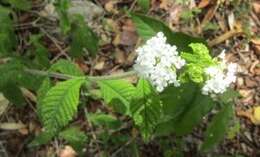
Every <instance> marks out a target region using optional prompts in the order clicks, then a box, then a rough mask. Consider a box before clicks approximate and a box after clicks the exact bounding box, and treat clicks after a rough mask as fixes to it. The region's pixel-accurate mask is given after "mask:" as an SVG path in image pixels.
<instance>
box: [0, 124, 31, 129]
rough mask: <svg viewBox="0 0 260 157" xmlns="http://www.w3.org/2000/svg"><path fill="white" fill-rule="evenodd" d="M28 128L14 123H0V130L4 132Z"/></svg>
mask: <svg viewBox="0 0 260 157" xmlns="http://www.w3.org/2000/svg"><path fill="white" fill-rule="evenodd" d="M23 128H26V125H24V124H23V123H12V122H5V123H0V129H2V130H19V129H23Z"/></svg>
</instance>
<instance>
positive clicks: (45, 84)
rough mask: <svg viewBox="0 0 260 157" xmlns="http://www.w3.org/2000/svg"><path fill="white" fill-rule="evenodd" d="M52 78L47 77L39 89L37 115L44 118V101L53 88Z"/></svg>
mask: <svg viewBox="0 0 260 157" xmlns="http://www.w3.org/2000/svg"><path fill="white" fill-rule="evenodd" d="M51 87H52V85H51V80H50V79H49V78H48V77H46V78H45V79H44V80H43V81H42V83H41V86H40V88H39V89H38V90H37V115H38V117H39V118H40V120H42V115H41V113H42V101H43V99H44V98H45V96H46V93H47V92H48V91H49V90H50V89H51Z"/></svg>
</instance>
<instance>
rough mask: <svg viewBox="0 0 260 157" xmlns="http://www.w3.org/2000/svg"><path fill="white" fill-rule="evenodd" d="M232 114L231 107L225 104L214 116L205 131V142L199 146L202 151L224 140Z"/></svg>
mask: <svg viewBox="0 0 260 157" xmlns="http://www.w3.org/2000/svg"><path fill="white" fill-rule="evenodd" d="M233 112H234V111H233V107H232V105H231V104H225V106H224V107H223V108H222V109H221V111H219V113H218V114H216V115H215V116H214V118H213V120H212V122H211V123H210V125H209V127H208V129H207V131H206V135H205V136H206V137H205V141H204V143H203V144H202V146H201V150H202V151H208V150H210V149H211V148H213V147H214V146H215V145H216V144H217V143H218V142H220V141H221V140H222V139H223V138H224V136H225V133H226V131H227V130H228V127H229V124H230V123H229V122H230V120H231V118H232V116H233V114H234V113H233Z"/></svg>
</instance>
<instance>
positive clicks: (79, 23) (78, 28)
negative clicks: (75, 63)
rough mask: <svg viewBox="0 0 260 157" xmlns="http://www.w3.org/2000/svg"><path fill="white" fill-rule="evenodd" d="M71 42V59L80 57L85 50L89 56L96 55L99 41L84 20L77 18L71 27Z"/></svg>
mask: <svg viewBox="0 0 260 157" xmlns="http://www.w3.org/2000/svg"><path fill="white" fill-rule="evenodd" d="M71 40H72V43H71V47H70V51H69V54H70V55H71V56H72V57H76V58H77V57H82V56H83V55H84V50H87V51H88V52H89V53H90V55H91V56H95V55H96V53H97V51H98V42H99V39H98V37H97V35H96V34H95V33H94V32H93V31H92V30H91V28H89V27H88V26H87V25H86V23H85V21H84V18H82V17H79V18H77V20H75V22H74V24H73V25H72V30H71Z"/></svg>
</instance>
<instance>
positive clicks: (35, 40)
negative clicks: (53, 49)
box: [30, 35, 50, 68]
mask: <svg viewBox="0 0 260 157" xmlns="http://www.w3.org/2000/svg"><path fill="white" fill-rule="evenodd" d="M40 38H41V35H32V36H31V37H30V43H31V44H32V45H33V46H34V48H35V50H34V52H35V58H36V61H37V63H38V64H39V65H41V66H42V68H48V67H49V66H50V62H49V58H48V49H47V48H46V47H44V45H42V43H41V42H40Z"/></svg>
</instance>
